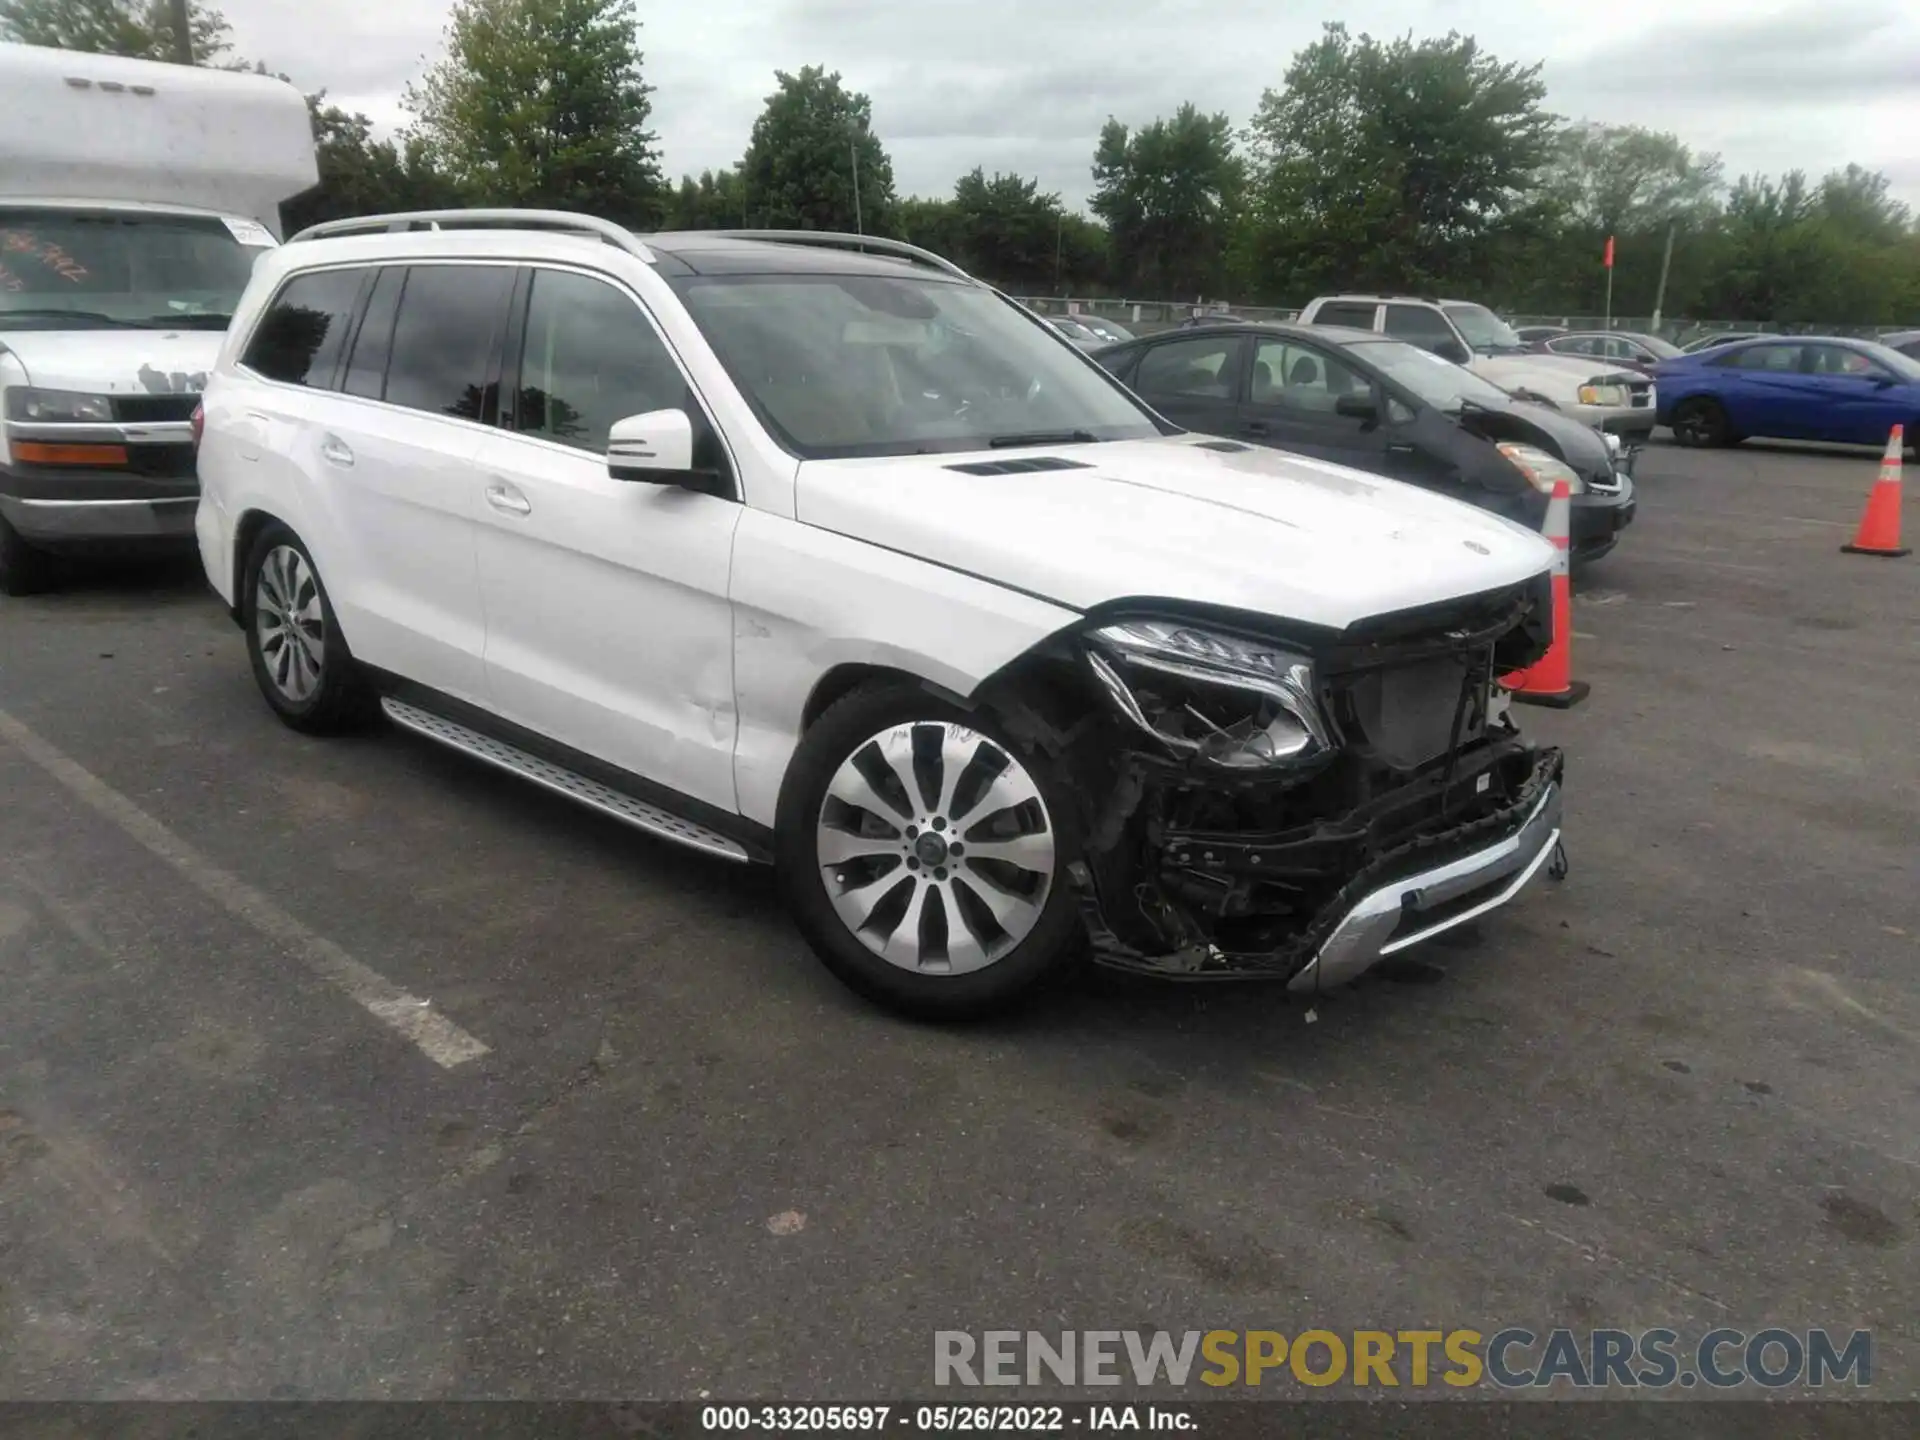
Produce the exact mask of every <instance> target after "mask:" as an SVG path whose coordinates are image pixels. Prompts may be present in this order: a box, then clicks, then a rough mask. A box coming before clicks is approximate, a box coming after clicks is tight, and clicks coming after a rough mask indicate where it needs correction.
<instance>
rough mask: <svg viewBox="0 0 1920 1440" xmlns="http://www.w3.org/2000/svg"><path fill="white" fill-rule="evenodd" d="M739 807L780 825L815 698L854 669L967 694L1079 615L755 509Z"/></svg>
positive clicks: (746, 561) (746, 579) (746, 589)
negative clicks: (832, 677)
mask: <svg viewBox="0 0 1920 1440" xmlns="http://www.w3.org/2000/svg"><path fill="white" fill-rule="evenodd" d="M728 598H729V599H730V600H731V602H732V605H733V663H734V695H735V703H736V705H737V707H738V711H739V727H740V728H739V738H738V741H737V744H736V747H735V750H734V760H733V771H734V786H735V790H736V793H737V795H738V800H739V806H740V811H741V813H742V814H743V815H745V816H746V817H747V818H748V819H750V820H755V821H758V822H759V823H760V824H762V825H769V826H770V825H772V824H773V823H774V815H775V811H776V809H777V807H778V802H779V797H780V784H781V781H782V780H783V779H784V778H785V776H786V773H787V765H788V763H789V762H790V761H791V760H792V758H793V752H794V748H795V747H796V746H797V745H798V744H799V742H800V733H801V729H802V723H803V717H804V715H805V713H806V706H807V702H808V699H809V697H811V696H812V695H813V693H814V689H815V687H816V686H817V685H818V684H819V683H820V680H821V678H822V677H823V676H825V675H827V674H828V673H830V672H831V671H833V670H834V669H836V668H837V667H840V666H845V665H861V666H871V667H874V668H878V669H887V670H898V671H901V672H904V673H906V674H909V675H913V676H916V677H918V678H919V679H922V680H925V681H928V682H930V683H931V684H934V685H937V686H939V687H941V688H942V689H944V690H947V691H950V692H951V693H953V694H955V695H959V696H962V697H965V696H969V695H972V694H973V693H974V692H975V691H976V690H978V689H979V687H980V685H981V684H982V682H984V681H985V680H986V679H987V678H988V677H989V676H991V675H993V674H994V673H995V672H997V671H999V670H1001V669H1003V668H1005V667H1006V666H1007V665H1009V664H1011V663H1012V662H1013V661H1014V660H1016V659H1018V658H1019V657H1020V656H1021V655H1023V654H1025V653H1026V652H1027V651H1029V650H1031V649H1032V648H1033V647H1034V646H1035V645H1038V644H1040V643H1041V642H1042V641H1044V640H1045V639H1046V638H1047V637H1048V636H1050V635H1053V634H1056V633H1058V632H1059V631H1060V630H1062V629H1064V628H1066V627H1067V626H1069V625H1071V624H1073V623H1074V622H1075V621H1076V620H1078V619H1079V612H1078V611H1076V610H1073V609H1071V608H1069V607H1067V606H1063V605H1059V604H1056V603H1055V602H1053V601H1050V600H1043V599H1041V598H1039V597H1037V596H1031V595H1026V594H1022V593H1021V592H1019V591H1017V590H1010V589H1008V588H1007V587H1005V586H1003V585H998V584H995V583H994V582H992V581H990V580H983V579H981V578H979V577H978V576H974V575H968V574H964V573H962V572H960V571H957V570H950V569H947V568H945V567H944V566H940V565H934V564H931V563H929V562H927V561H925V560H919V559H916V558H914V557H913V556H910V555H903V554H900V553H899V552H897V551H893V550H886V549H883V548H881V547H880V546H877V545H873V544H870V543H868V542H866V541H863V540H854V539H850V538H849V537H847V536H845V535H840V534H837V533H835V532H833V531H830V530H822V529H818V528H816V527H814V526H810V525H803V524H801V523H800V522H799V521H796V520H789V519H786V518H784V517H782V516H778V515H772V514H769V513H768V512H766V511H764V510H753V509H749V510H747V511H746V512H745V514H744V515H743V516H742V517H741V521H740V526H739V529H738V530H737V531H736V532H735V534H734V548H733V576H732V580H731V582H730V584H729V587H728Z"/></svg>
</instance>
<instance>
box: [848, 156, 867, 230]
mask: <svg viewBox="0 0 1920 1440" xmlns="http://www.w3.org/2000/svg"><path fill="white" fill-rule="evenodd" d="M847 154H848V155H850V156H852V157H853V228H854V230H855V231H857V232H858V233H859V234H862V235H864V234H866V233H867V226H866V221H865V220H863V219H862V218H861V216H860V141H859V138H858V137H857V136H856V137H855V138H854V139H852V140H849V141H848V142H847Z"/></svg>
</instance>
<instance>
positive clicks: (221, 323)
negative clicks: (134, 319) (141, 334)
mask: <svg viewBox="0 0 1920 1440" xmlns="http://www.w3.org/2000/svg"><path fill="white" fill-rule="evenodd" d="M232 323H233V316H231V315H217V314H211V313H207V314H194V315H149V316H148V317H147V318H146V319H145V320H142V321H141V322H140V324H141V325H143V326H146V327H148V328H150V329H154V330H224V329H226V328H227V326H229V325H231V324H232Z"/></svg>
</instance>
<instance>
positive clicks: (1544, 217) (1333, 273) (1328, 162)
mask: <svg viewBox="0 0 1920 1440" xmlns="http://www.w3.org/2000/svg"><path fill="white" fill-rule="evenodd" d="M1545 94H1546V88H1545V86H1544V85H1543V84H1542V83H1541V80H1540V67H1539V66H1538V65H1531V66H1527V65H1517V64H1508V63H1504V62H1502V61H1499V60H1497V59H1495V58H1494V57H1493V56H1491V55H1489V54H1487V53H1486V52H1485V51H1483V50H1482V49H1481V48H1480V46H1479V43H1478V42H1477V41H1475V40H1474V39H1472V38H1471V37H1469V36H1462V35H1460V34H1458V33H1453V32H1450V33H1448V34H1447V35H1446V36H1444V37H1442V38H1440V39H1436V40H1423V41H1419V42H1415V41H1414V40H1412V39H1411V38H1402V39H1399V40H1395V41H1393V42H1392V43H1391V44H1386V45H1383V44H1381V43H1379V42H1378V41H1376V40H1374V39H1373V38H1372V37H1371V36H1368V35H1364V34H1363V35H1361V36H1360V37H1359V38H1358V39H1355V38H1354V37H1353V36H1352V35H1350V34H1349V33H1348V31H1347V28H1346V27H1345V26H1344V25H1341V24H1337V23H1335V24H1329V25H1327V26H1326V27H1325V31H1324V33H1323V34H1322V35H1321V37H1320V39H1319V40H1317V41H1315V42H1314V43H1313V44H1311V45H1309V46H1307V47H1306V48H1304V49H1302V50H1301V51H1299V52H1298V53H1297V54H1296V55H1295V56H1294V58H1293V62H1292V64H1291V65H1290V66H1289V67H1288V70H1287V74H1286V79H1285V82H1284V84H1283V86H1282V87H1281V88H1280V89H1279V90H1268V91H1267V92H1266V93H1265V94H1264V95H1263V96H1262V97H1261V101H1260V105H1259V109H1258V110H1257V111H1256V112H1255V114H1254V117H1253V120H1252V123H1251V124H1250V125H1249V127H1248V130H1247V142H1248V146H1249V149H1250V151H1251V155H1252V162H1253V179H1252V184H1251V195H1250V203H1249V214H1248V218H1247V223H1246V226H1245V227H1244V229H1243V233H1242V236H1241V244H1240V247H1239V259H1240V262H1241V265H1242V267H1243V269H1244V270H1245V271H1247V272H1248V273H1249V274H1250V275H1251V276H1252V278H1254V279H1256V280H1259V281H1261V282H1263V288H1265V289H1269V290H1283V291H1291V292H1292V293H1294V294H1296V295H1297V296H1299V297H1300V298H1305V296H1306V295H1307V294H1309V293H1311V292H1312V291H1314V290H1317V289H1321V288H1326V287H1330V286H1387V285H1392V286H1400V287H1408V288H1414V287H1423V288H1424V287H1429V286H1435V285H1438V284H1440V283H1442V282H1444V283H1445V284H1447V285H1448V286H1449V287H1450V288H1454V289H1463V288H1470V287H1472V286H1474V285H1476V284H1479V283H1481V282H1483V281H1484V280H1485V279H1486V278H1487V277H1488V276H1489V274H1490V273H1491V272H1492V271H1493V270H1494V269H1495V267H1496V265H1497V262H1498V260H1499V258H1500V256H1501V254H1502V252H1503V251H1504V250H1505V249H1506V248H1507V247H1510V246H1512V245H1514V244H1517V243H1520V241H1521V240H1523V239H1524V237H1525V236H1526V235H1528V234H1530V233H1535V232H1537V231H1539V230H1540V229H1542V228H1543V227H1544V226H1545V225H1546V224H1547V222H1548V220H1549V218H1550V211H1549V210H1548V209H1547V207H1546V205H1545V203H1544V201H1545V197H1543V196H1542V195H1541V194H1540V192H1539V189H1538V187H1537V185H1536V177H1537V176H1538V174H1539V172H1540V170H1541V168H1542V166H1543V165H1544V164H1545V163H1546V161H1547V159H1548V156H1549V153H1550V147H1551V142H1552V137H1553V117H1551V116H1550V115H1548V114H1547V113H1546V112H1545V111H1543V110H1542V109H1541V108H1540V102H1541V100H1542V98H1543V97H1544V96H1545Z"/></svg>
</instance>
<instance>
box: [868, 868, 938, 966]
mask: <svg viewBox="0 0 1920 1440" xmlns="http://www.w3.org/2000/svg"><path fill="white" fill-rule="evenodd" d="M934 888H935V887H934V885H933V882H932V881H930V880H927V879H925V878H923V877H922V876H919V875H915V876H914V877H913V898H912V899H910V900H908V901H907V909H906V913H905V914H904V915H902V916H901V917H900V923H899V924H898V925H896V926H894V927H893V933H892V934H891V935H889V936H887V941H886V945H885V946H884V947H883V948H882V949H881V951H880V953H881V954H882V955H883V956H885V957H886V958H887V959H889V960H891V961H893V963H894V964H896V965H904V966H906V967H907V968H908V969H910V970H920V969H924V968H926V965H927V957H926V955H925V954H924V953H922V950H921V945H920V921H921V918H922V917H923V916H924V915H925V914H926V910H927V897H928V896H929V895H931V894H933V893H934Z"/></svg>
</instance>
